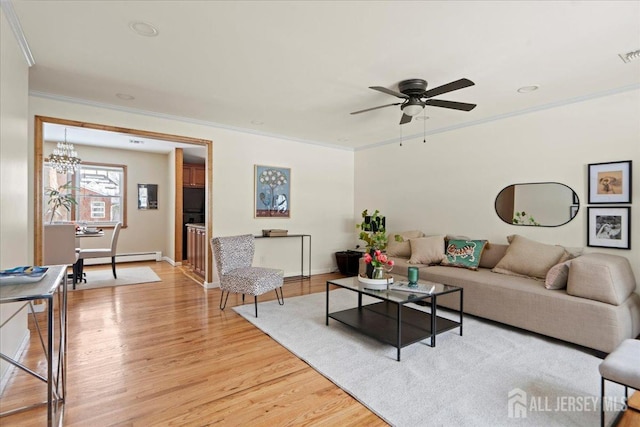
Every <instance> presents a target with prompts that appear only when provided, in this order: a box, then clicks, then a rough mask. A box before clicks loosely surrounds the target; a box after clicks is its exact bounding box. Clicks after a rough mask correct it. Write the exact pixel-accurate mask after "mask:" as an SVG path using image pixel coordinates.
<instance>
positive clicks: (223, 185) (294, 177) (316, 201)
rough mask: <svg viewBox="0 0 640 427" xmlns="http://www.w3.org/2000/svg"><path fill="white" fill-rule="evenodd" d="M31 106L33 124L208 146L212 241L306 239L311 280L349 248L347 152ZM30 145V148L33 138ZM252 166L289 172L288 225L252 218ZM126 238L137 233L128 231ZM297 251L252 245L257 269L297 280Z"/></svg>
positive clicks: (109, 112)
mask: <svg viewBox="0 0 640 427" xmlns="http://www.w3.org/2000/svg"><path fill="white" fill-rule="evenodd" d="M29 100H30V103H29V113H30V118H31V120H33V116H34V115H42V116H49V117H56V118H62V119H71V120H78V121H85V122H90V123H99V124H104V125H111V126H119V127H124V128H129V129H139V130H147V131H154V132H161V133H166V134H172V135H181V136H187V137H193V138H201V139H206V140H212V141H213V183H212V185H213V200H212V201H209V204H208V206H209V208H210V209H212V212H213V234H214V236H226V235H231V234H236V233H252V234H259V233H260V232H261V230H262V229H265V228H284V229H288V230H289V232H290V233H306V234H311V235H312V236H313V242H312V243H313V247H312V251H313V260H312V273H321V272H327V271H332V270H334V269H335V268H336V267H335V265H336V264H335V259H334V252H336V251H339V250H344V249H347V248H349V247H351V246H352V243H353V234H354V222H353V213H352V211H353V179H354V178H353V159H354V153H353V152H351V151H347V150H341V149H335V148H327V147H323V146H319V145H311V144H303V143H299V142H295V141H289V140H282V139H279V138H274V137H269V136H264V135H257V134H251V133H244V132H238V131H234V130H228V129H223V128H217V127H212V126H207V125H203V124H197V123H192V122H188V121H179V120H170V119H167V118H163V117H152V116H147V115H140V114H134V113H131V112H125V111H118V110H114V109H106V108H101V107H97V106H91V105H86V104H80V103H72V102H64V101H58V100H52V99H48V98H41V97H34V96H32V97H30V99H29ZM29 140H30V141H33V135H31V136H30V138H29ZM31 144H33V142H31ZM81 157H83V158H84V154H82V155H81ZM255 164H263V165H271V166H281V167H288V168H291V186H292V188H291V191H292V200H291V209H292V216H291V218H290V219H256V218H254V217H253V174H254V171H253V170H254V165H255ZM166 165H167V163H166V162H165V163H164V170H163V171H162V172H163V174H168V173H169V171H168V170H167V168H166ZM132 183H135V182H133V181H132ZM165 221H167V222H168V221H170V218H168V217H167V218H165ZM127 232H128V233H130V234H131V235H134V233H135V231H134V228H133V227H130V228H129V230H128V231H127ZM171 233H173V229H172V227H168V228H167V231H166V232H165V234H164V236H163V237H164V238H165V245H166V244H168V243H169V242H170V241H171V239H172V238H173V236H171ZM136 235H137V234H136ZM137 236H138V237H139V235H137ZM299 248H300V246H299V242H296V241H295V239H280V240H278V241H275V240H272V241H268V242H265V241H260V242H258V243H257V244H256V256H255V264H256V265H264V266H273V267H278V268H282V269H284V270H285V272H286V274H296V273H298V274H299V271H300V270H299V265H300V255H299V250H300V249H299Z"/></svg>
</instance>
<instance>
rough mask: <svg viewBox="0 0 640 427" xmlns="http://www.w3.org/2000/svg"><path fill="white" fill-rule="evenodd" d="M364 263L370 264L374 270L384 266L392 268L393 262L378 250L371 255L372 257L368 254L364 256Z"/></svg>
mask: <svg viewBox="0 0 640 427" xmlns="http://www.w3.org/2000/svg"><path fill="white" fill-rule="evenodd" d="M364 262H365V263H367V264H371V265H372V266H373V267H374V268H380V267H384V266H385V265H388V266H389V267H393V265H394V262H393V260H392V259H389V258H387V255H385V254H383V253H382V251H380V250H379V249H378V250H376V251H375V252H374V253H373V256H371V254H369V253H366V254H364ZM389 270H391V269H389Z"/></svg>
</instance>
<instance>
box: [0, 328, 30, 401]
mask: <svg viewBox="0 0 640 427" xmlns="http://www.w3.org/2000/svg"><path fill="white" fill-rule="evenodd" d="M30 339H31V331H29V329H28V328H27V330H26V331H25V333H24V336H23V337H22V342H21V343H20V345H19V346H18V349H17V350H16V354H15V355H14V356H13V360H20V359H21V357H22V355H23V354H24V352H25V351H27V347H28V346H29V341H30ZM6 363H7V369H6V370H5V371H4V373H3V374H2V377H1V378H0V396H2V395H3V394H4V389H5V388H6V387H7V384H8V383H9V379H10V378H11V375H12V374H13V372H14V371H15V370H16V369H18V368H17V367H16V366H14V365H13V364H11V363H9V362H6Z"/></svg>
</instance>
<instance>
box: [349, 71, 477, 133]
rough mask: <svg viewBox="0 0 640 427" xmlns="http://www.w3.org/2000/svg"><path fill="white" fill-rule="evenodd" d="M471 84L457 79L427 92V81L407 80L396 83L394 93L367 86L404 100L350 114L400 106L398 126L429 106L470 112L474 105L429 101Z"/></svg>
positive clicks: (437, 100)
mask: <svg viewBox="0 0 640 427" xmlns="http://www.w3.org/2000/svg"><path fill="white" fill-rule="evenodd" d="M474 84H475V83H473V82H472V81H471V80H469V79H459V80H456V81H453V82H451V83H447V84H445V85H442V86H438V87H435V88H433V89H429V90H427V81H426V80H422V79H408V80H403V81H401V82H400V83H398V90H399V92H396V91H394V90H391V89H387V88H386V87H382V86H369V89H373V90H377V91H378V92H382V93H386V94H387V95H391V96H395V97H396V98H400V99H404V101H402V102H396V103H393V104H387V105H381V106H379V107H373V108H367V109H365V110H360V111H354V112H352V113H351V114H360V113H365V112H367V111H372V110H377V109H379V108H385V107H391V106H394V105H400V109H401V110H402V117H401V118H400V124H401V125H403V124H405V123H409V122H410V121H411V119H412V118H413V117H414V116H417V115H418V114H420V113H421V112H422V111H423V110H424V107H425V106H427V105H430V106H432V107H441V108H449V109H452V110H460V111H471V110H473V109H474V108H475V107H476V104H468V103H465V102H455V101H445V100H441V99H430V98H433V97H435V96H438V95H442V94H443V93H447V92H452V91H454V90H458V89H463V88H465V87H469V86H473V85H474Z"/></svg>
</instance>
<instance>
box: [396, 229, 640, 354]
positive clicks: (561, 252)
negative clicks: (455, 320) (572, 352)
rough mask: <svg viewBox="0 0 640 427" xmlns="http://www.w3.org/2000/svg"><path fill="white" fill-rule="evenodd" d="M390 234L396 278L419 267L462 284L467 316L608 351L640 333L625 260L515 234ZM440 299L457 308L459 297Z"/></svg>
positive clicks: (427, 276) (433, 277)
mask: <svg viewBox="0 0 640 427" xmlns="http://www.w3.org/2000/svg"><path fill="white" fill-rule="evenodd" d="M395 234H398V235H400V236H402V239H401V240H402V241H401V242H396V241H395V240H394V239H393V236H394V235H395ZM390 237H391V238H390V239H389V246H388V248H387V255H388V256H389V257H390V259H393V260H394V262H395V266H394V268H393V275H394V276H395V275H405V276H406V274H407V267H409V266H417V267H419V272H420V279H421V280H428V281H433V282H439V283H445V284H449V285H455V286H460V287H462V288H464V312H465V313H468V314H472V315H474V316H479V317H483V318H486V319H490V320H494V321H497V322H500V323H504V324H507V325H512V326H515V327H517V328H522V329H526V330H528V331H532V332H535V333H539V334H542V335H546V336H549V337H553V338H557V339H560V340H563V341H567V342H570V343H574V344H578V345H580V346H584V347H588V348H591V349H595V350H598V351H600V352H604V353H610V352H612V351H613V350H614V349H615V348H616V347H617V346H618V345H619V344H620V343H621V342H622V341H623V340H625V339H627V338H635V337H637V336H638V335H639V334H640V295H638V294H637V293H636V281H635V278H634V275H633V271H632V269H631V266H630V264H629V261H628V260H627V258H625V257H622V256H617V255H610V254H605V253H588V254H581V252H582V251H581V250H576V249H572V248H564V247H562V246H555V245H545V244H542V243H539V242H535V241H532V240H530V239H526V238H524V237H522V236H518V235H514V236H509V241H510V244H508V245H507V244H496V243H488V242H486V241H483V240H471V239H469V238H467V237H466V236H429V237H426V236H424V234H423V233H421V232H419V231H409V232H402V233H391V234H390ZM479 246H481V248H479ZM438 302H439V304H440V303H441V304H442V305H444V306H445V307H450V308H457V304H458V298H457V296H455V298H450V299H446V298H441V299H439V300H438Z"/></svg>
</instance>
